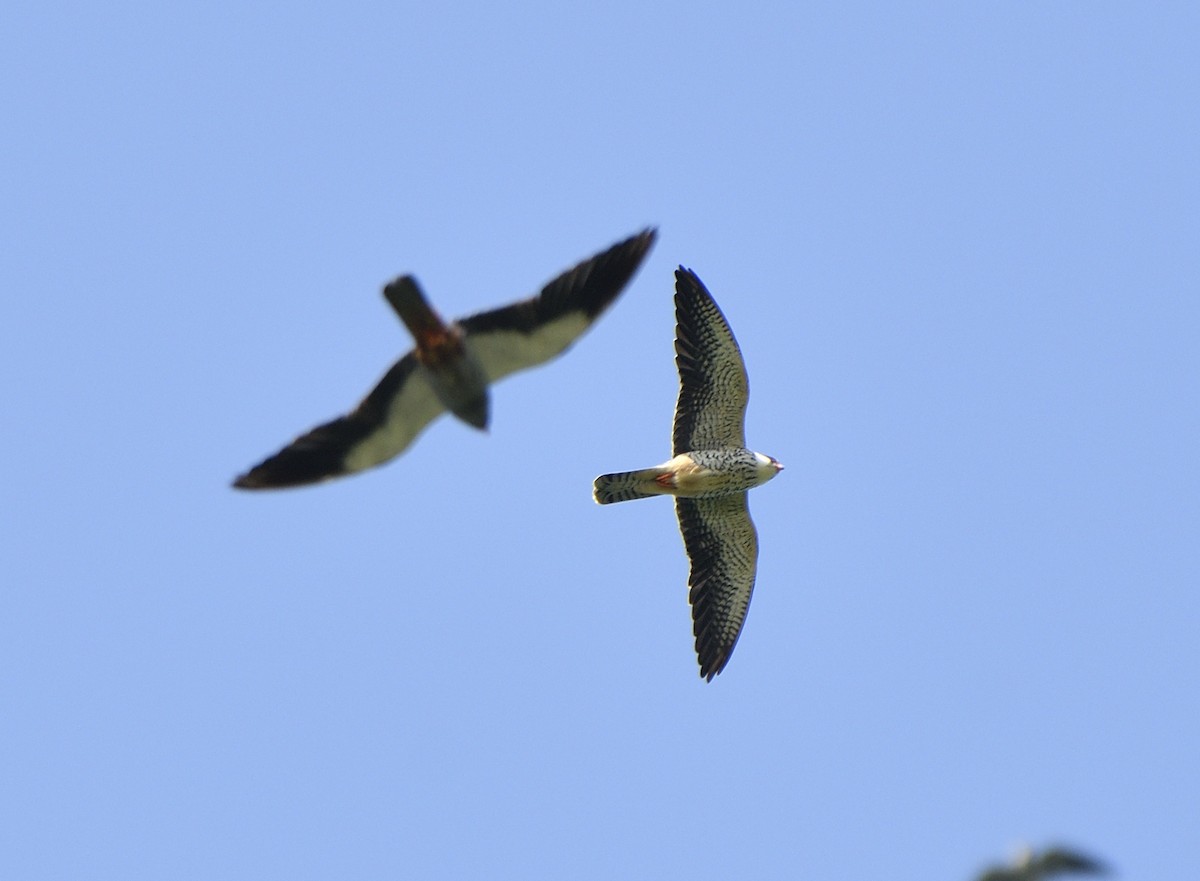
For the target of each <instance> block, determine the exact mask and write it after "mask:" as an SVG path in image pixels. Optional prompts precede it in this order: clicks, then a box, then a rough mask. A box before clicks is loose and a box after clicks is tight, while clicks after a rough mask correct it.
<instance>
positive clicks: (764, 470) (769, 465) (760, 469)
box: [754, 453, 783, 485]
mask: <svg viewBox="0 0 1200 881" xmlns="http://www.w3.org/2000/svg"><path fill="white" fill-rule="evenodd" d="M754 460H755V463H756V464H755V471H756V472H757V475H758V482H759V484H760V485H761V484H764V483H766V482H767V481H768V480H770V479H771V478H772V477H774V476H775V475H776V474H778V473H779V472H780V471H782V470H783V465H782V464H781V463H780V461H779V460H778V459H776V458H775V457H774V456H764V455H763V454H762V453H755V454H754Z"/></svg>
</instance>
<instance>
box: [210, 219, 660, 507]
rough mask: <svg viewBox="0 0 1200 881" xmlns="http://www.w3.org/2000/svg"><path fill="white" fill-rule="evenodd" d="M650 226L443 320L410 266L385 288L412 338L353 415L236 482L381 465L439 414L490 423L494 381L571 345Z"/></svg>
mask: <svg viewBox="0 0 1200 881" xmlns="http://www.w3.org/2000/svg"><path fill="white" fill-rule="evenodd" d="M655 237H656V231H655V230H653V229H647V230H644V231H643V232H641V233H639V234H638V235H636V236H633V237H631V238H629V239H626V240H625V241H623V242H620V243H618V244H616V245H613V246H612V247H611V248H609V249H608V250H607V251H604V252H603V253H601V254H597V255H596V256H595V257H593V258H591V259H590V260H585V261H584V262H583V263H580V264H579V265H578V266H576V267H575V268H573V269H570V270H568V271H567V272H564V273H563V274H562V275H560V276H559V277H558V278H556V279H554V280H553V281H552V282H550V283H549V284H547V285H546V286H545V287H544V288H543V289H542V291H541V293H540V294H538V295H537V296H536V297H533V298H531V299H528V300H522V301H520V302H517V303H513V304H511V305H508V306H503V307H501V308H498V309H493V310H491V311H488V312H480V313H478V314H475V315H471V316H470V317H467V318H463V319H460V320H459V321H454V322H450V323H446V322H444V321H443V320H442V319H441V317H440V316H439V315H438V314H437V313H436V312H435V311H434V310H433V309H432V307H430V305H429V303H428V302H427V301H426V300H425V297H424V295H423V294H422V293H421V289H420V288H419V287H418V286H417V282H416V279H414V278H413V277H412V276H409V275H406V276H402V277H400V278H397V279H396V280H395V281H393V282H391V283H390V284H389V285H388V286H387V287H386V288H385V289H384V296H385V297H386V298H387V301H388V303H390V304H391V306H392V308H393V309H395V311H396V313H397V314H398V315H399V316H400V318H401V320H402V321H403V322H404V324H405V326H406V327H407V328H408V330H409V332H410V333H411V334H412V336H413V339H414V340H415V341H416V347H415V348H414V349H413V350H412V351H410V352H409V353H408V354H407V355H405V356H404V357H403V358H401V359H400V360H399V361H397V362H396V363H395V364H394V365H393V366H392V368H391V369H390V370H388V372H387V373H386V374H385V375H384V377H383V379H381V380H380V381H379V383H378V385H376V386H375V388H374V389H373V390H372V391H371V393H370V394H368V395H367V397H366V398H365V399H364V400H363V401H362V403H360V404H359V405H358V407H356V408H355V409H354V410H353V411H352V412H350V413H349V414H347V415H345V416H342V417H339V418H338V419H334V420H333V421H331V422H327V423H325V424H323V425H320V426H318V427H317V428H314V429H313V430H311V431H309V432H308V433H306V434H304V435H302V436H300V437H298V438H297V439H296V440H294V441H292V442H291V443H290V444H288V445H287V446H286V447H284V448H283V449H282V450H280V451H279V452H278V453H276V454H275V455H273V456H271V457H269V458H267V459H266V460H264V461H263V462H261V463H259V464H258V465H256V466H254V467H253V468H251V469H250V470H249V471H247V472H246V473H245V474H243V475H241V476H240V477H238V478H237V479H236V480H235V481H234V482H233V485H234V486H235V487H238V488H239V489H277V488H283V487H292V486H302V485H305V484H310V483H316V482H318V481H322V480H328V479H330V478H334V477H341V476H343V475H346V474H353V473H354V472H357V471H362V470H364V469H366V468H370V467H372V466H375V465H379V464H382V463H383V462H386V461H388V460H389V459H391V458H393V457H395V456H397V455H399V454H400V453H402V452H404V450H405V449H407V448H408V446H409V444H411V443H412V442H413V440H414V439H415V438H416V436H417V435H418V434H419V433H420V432H421V431H422V430H423V429H424V428H425V426H427V425H428V424H429V423H430V422H432V421H433V420H434V419H435V418H436V417H437V416H439V415H440V414H441V413H443V412H446V411H449V412H451V413H453V414H454V415H455V416H457V417H458V418H459V419H461V420H462V421H464V422H466V423H467V424H468V425H472V426H474V427H476V428H479V429H484V428H486V427H487V424H488V414H489V400H488V397H489V396H488V386H489V385H490V384H491V383H494V382H496V381H497V380H500V379H503V378H504V377H506V376H508V375H509V374H510V373H515V372H516V371H518V370H524V369H526V368H528V367H534V366H536V365H538V364H542V363H544V362H546V361H549V360H550V359H551V358H553V357H554V356H555V355H558V354H560V353H561V352H563V351H565V350H566V349H567V348H568V347H569V346H570V345H571V344H572V343H573V342H575V340H576V339H577V338H578V337H579V336H580V335H581V334H582V333H583V332H584V331H586V330H587V329H588V328H589V327H590V326H591V325H592V322H594V321H595V320H596V318H598V317H599V316H600V314H601V313H602V312H604V310H605V309H607V308H608V307H609V306H610V305H611V304H612V302H613V301H614V300H615V299H616V298H617V295H618V294H620V293H621V291H622V290H624V288H625V286H626V285H627V284H628V283H629V281H630V279H631V278H633V275H634V273H635V272H637V269H638V267H639V266H641V264H642V260H643V259H644V258H645V257H646V254H647V253H649V251H650V248H651V247H652V246H653V244H654V240H655Z"/></svg>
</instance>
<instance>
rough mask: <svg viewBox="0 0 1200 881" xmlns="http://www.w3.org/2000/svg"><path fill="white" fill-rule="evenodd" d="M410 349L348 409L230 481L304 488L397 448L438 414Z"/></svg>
mask: <svg viewBox="0 0 1200 881" xmlns="http://www.w3.org/2000/svg"><path fill="white" fill-rule="evenodd" d="M418 367H419V365H418V364H417V357H416V355H415V354H413V353H412V352H409V353H408V354H407V355H405V356H404V357H403V358H401V359H400V360H399V361H397V362H396V363H395V364H393V365H392V368H391V370H389V371H388V372H387V373H386V374H384V377H383V379H381V380H380V381H379V384H378V385H376V386H375V388H374V389H373V390H372V391H371V393H370V394H369V395H367V396H366V398H364V399H363V402H362V403H361V404H359V405H358V406H357V407H356V408H355V409H354V410H353V411H352V412H351V413H348V414H347V415H345V416H341V417H339V418H337V419H334V420H333V421H332V422H326V423H325V424H324V425H319V426H317V427H316V428H314V429H313V430H312V431H309V432H307V433H305V434H303V435H301V436H300V437H298V438H296V439H295V440H294V441H292V442H291V443H290V444H288V445H287V446H286V447H284V448H283V449H282V450H280V451H279V452H278V453H276V454H275V455H274V456H271V457H270V458H268V459H265V460H264V461H262V462H261V463H259V464H258V465H255V466H254V467H253V468H251V469H250V470H249V471H247V472H246V473H245V474H243V475H242V476H241V477H239V478H238V479H237V480H235V481H234V482H233V485H234V486H236V487H238V488H239V489H283V488H285V487H292V486H304V485H306V484H310V483H317V482H319V481H322V480H328V479H330V478H332V477H341V476H342V475H345V474H352V473H354V472H355V471H362V470H364V469H366V468H370V467H371V466H372V465H379V464H380V463H382V462H386V461H387V460H388V459H391V458H392V457H393V456H396V455H397V454H399V453H400V452H402V451H403V450H404V449H405V448H406V447H407V446H408V445H409V444H410V443H412V441H413V438H415V437H416V436H417V435H418V434H420V433H421V431H423V430H424V428H425V426H427V425H428V424H429V423H430V422H432V421H433V420H434V418H435V417H437V416H438V415H439V414H441V413H442V412H443V407H442V405H441V402H440V401H438V399H437V395H435V394H434V392H433V388H432V387H431V386H430V385H429V382H428V380H426V379H425V375H424V374H423V373H422V372H421V371H420V370H419V369H418Z"/></svg>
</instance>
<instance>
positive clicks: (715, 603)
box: [675, 492, 758, 682]
mask: <svg viewBox="0 0 1200 881" xmlns="http://www.w3.org/2000/svg"><path fill="white" fill-rule="evenodd" d="M675 513H676V515H677V516H678V517H679V531H680V532H681V533H683V544H684V547H685V548H686V549H687V555H688V559H689V560H690V561H691V572H690V574H689V575H688V602H690V603H691V606H692V631H693V633H694V634H695V636H696V657H697V658H698V659H699V661H700V675H701V676H703V677H704V678H705V679H706V680H708V681H709V682H711V681H712V678H713V677H714V676H716V675H717V674H718V673H720V672H721V670H723V669H724V668H725V664H726V662H728V660H729V656H730V655H731V654H732V653H733V647H734V646H735V645H736V644H737V640H738V635H739V634H740V633H741V632H742V624H743V622H744V621H745V620H746V610H747V609H748V608H749V606H750V595H751V594H752V593H753V592H754V577H755V572H756V570H757V566H758V533H757V531H756V530H755V528H754V522H753V521H752V520H751V519H750V509H749V507H748V506H747V504H746V493H744V492H741V493H734V494H733V495H727V496H720V497H718V498H710V499H688V498H676V499H675Z"/></svg>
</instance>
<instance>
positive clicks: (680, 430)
mask: <svg viewBox="0 0 1200 881" xmlns="http://www.w3.org/2000/svg"><path fill="white" fill-rule="evenodd" d="M675 364H676V367H678V369H679V398H678V400H677V402H676V404H675V425H674V437H673V450H672V458H671V459H670V460H668V461H666V462H664V463H663V464H662V465H656V466H655V467H653V468H645V469H642V470H640V471H625V472H621V473H618V474H602V475H601V476H600V477H597V478H596V481H595V483H594V485H593V487H592V494H593V496H594V497H595V499H596V501H597V502H599V503H600V504H601V505H608V504H611V503H613V502H625V501H629V500H630V499H645V498H649V497H650V496H659V495H672V496H675V513H676V515H677V516H678V518H679V530H680V532H681V533H682V534H683V544H684V548H685V549H686V551H687V555H688V560H689V561H690V564H691V572H690V574H689V576H688V588H689V592H688V602H690V603H691V606H692V625H693V627H692V629H693V632H694V633H695V637H696V656H697V658H698V659H699V661H700V675H701V676H702V677H704V678H705V679H706V680H707V681H709V682H711V681H712V678H713V677H714V676H716V675H717V674H718V673H720V672H721V671H722V670H723V669H724V668H725V665H726V663H728V661H729V656H730V654H732V652H733V647H734V645H735V644H736V643H737V639H738V634H740V633H741V630H742V623H743V622H744V621H745V620H746V610H747V608H748V607H749V605H750V594H751V592H752V591H753V590H754V577H755V573H756V569H757V566H758V533H757V532H756V531H755V529H754V523H753V522H752V521H751V520H750V509H749V508H748V507H747V506H746V491H747V490H749V489H751V488H752V487H756V486H759V485H760V484H763V483H766V482H767V481H768V480H770V479H771V478H772V477H774V476H775V475H776V474H778V473H779V472H780V471H782V470H783V466H782V465H780V464H779V462H778V461H777V460H776V459H773V458H771V457H770V456H764V455H763V454H762V453H756V452H754V451H753V450H751V449H748V448H747V447H746V429H745V417H746V402H747V401H748V400H749V398H750V390H749V383H748V381H747V379H746V365H745V363H744V362H743V361H742V353H741V351H740V350H739V349H738V344H737V340H735V339H734V337H733V331H731V330H730V329H729V323H728V322H727V321H726V320H725V316H724V315H722V314H721V310H720V309H719V308H718V307H717V304H716V303H715V302H713V298H712V295H711V294H709V292H708V290H707V289H706V288H705V287H704V284H703V282H701V281H700V279H699V278H697V277H696V273H694V272H692V271H691V270H690V269H684V268H683V267H682V266H680V267H679V269H678V271H677V272H676V273H675Z"/></svg>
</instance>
